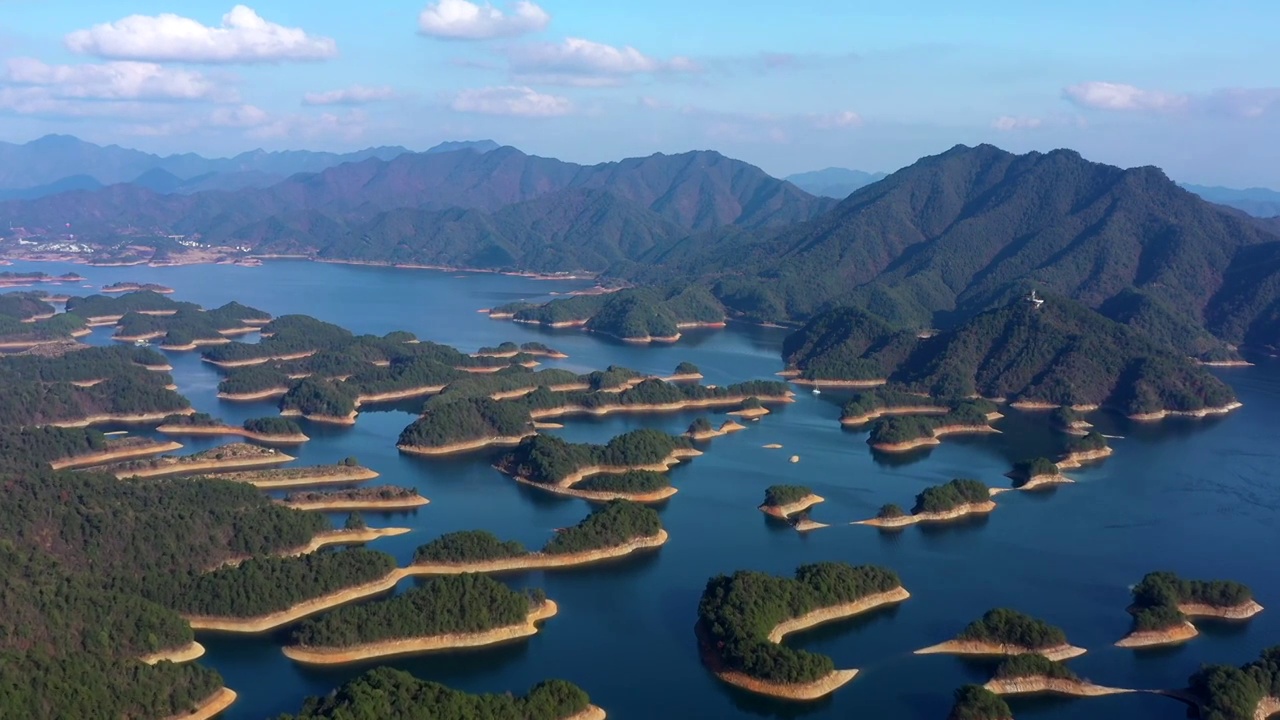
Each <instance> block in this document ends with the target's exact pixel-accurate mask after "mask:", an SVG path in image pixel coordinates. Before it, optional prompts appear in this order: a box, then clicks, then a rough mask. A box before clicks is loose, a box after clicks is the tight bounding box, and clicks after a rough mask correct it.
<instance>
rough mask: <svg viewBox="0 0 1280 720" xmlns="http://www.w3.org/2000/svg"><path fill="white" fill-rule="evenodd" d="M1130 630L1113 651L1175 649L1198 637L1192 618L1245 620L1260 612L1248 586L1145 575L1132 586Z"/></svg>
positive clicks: (1162, 573) (1218, 581) (1162, 574)
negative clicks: (1168, 646) (1143, 648)
mask: <svg viewBox="0 0 1280 720" xmlns="http://www.w3.org/2000/svg"><path fill="white" fill-rule="evenodd" d="M1129 612H1130V614H1132V615H1133V629H1132V631H1130V633H1129V634H1128V635H1126V636H1125V637H1124V638H1123V639H1121V640H1120V641H1118V642H1117V643H1116V647H1128V648H1139V647H1153V646H1162V645H1176V644H1179V643H1183V642H1186V641H1187V640H1190V639H1191V638H1193V637H1195V636H1196V635H1198V634H1199V631H1198V630H1197V629H1196V626H1195V625H1194V624H1192V623H1191V620H1192V619H1194V618H1216V619H1219V620H1248V619H1249V618H1251V617H1253V616H1254V615H1257V614H1258V613H1260V612H1262V606H1261V605H1259V604H1258V603H1257V601H1255V600H1254V599H1253V591H1252V590H1250V589H1249V587H1248V586H1246V585H1242V584H1240V583H1237V582H1232V581H1230V580H1209V581H1205V580H1184V579H1182V578H1180V577H1178V576H1177V575H1175V574H1174V573H1171V572H1152V573H1147V575H1145V576H1144V577H1143V578H1142V581H1141V582H1139V583H1138V584H1137V585H1134V586H1133V604H1132V605H1130V606H1129Z"/></svg>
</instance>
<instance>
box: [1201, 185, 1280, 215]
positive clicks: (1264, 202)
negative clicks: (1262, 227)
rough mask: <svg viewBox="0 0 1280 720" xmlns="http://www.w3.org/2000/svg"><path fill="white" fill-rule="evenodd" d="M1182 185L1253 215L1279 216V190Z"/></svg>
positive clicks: (1210, 199) (1205, 197) (1204, 196)
mask: <svg viewBox="0 0 1280 720" xmlns="http://www.w3.org/2000/svg"><path fill="white" fill-rule="evenodd" d="M1182 187H1184V188H1186V189H1188V190H1190V191H1191V192H1193V193H1195V194H1197V195H1199V196H1200V197H1202V198H1204V199H1205V200H1208V201H1209V202H1214V203H1218V204H1219V205H1226V206H1228V207H1233V208H1236V209H1237V210H1243V211H1245V212H1247V213H1249V214H1250V215H1253V216H1254V217H1261V218H1273V217H1277V216H1280V192H1276V191H1275V190H1271V189H1268V188H1257V187H1255V188H1245V189H1244V190H1237V189H1235V188H1226V187H1221V186H1218V185H1213V186H1208V185H1190V184H1187V183H1183V185H1182Z"/></svg>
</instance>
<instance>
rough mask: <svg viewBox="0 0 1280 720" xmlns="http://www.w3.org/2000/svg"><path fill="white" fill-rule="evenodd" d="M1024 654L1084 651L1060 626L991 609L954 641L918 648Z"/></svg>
mask: <svg viewBox="0 0 1280 720" xmlns="http://www.w3.org/2000/svg"><path fill="white" fill-rule="evenodd" d="M937 653H945V654H950V655H979V656H999V655H1024V654H1028V653H1033V654H1036V655H1043V656H1044V657H1046V658H1048V659H1050V660H1066V659H1068V658H1073V657H1076V656H1078V655H1083V654H1084V653H1085V650H1084V648H1078V647H1074V646H1072V645H1070V644H1068V643H1067V636H1066V633H1064V632H1063V631H1062V630H1061V628H1057V627H1054V626H1053V625H1050V624H1048V623H1046V622H1044V621H1043V620H1038V619H1036V618H1033V617H1031V616H1029V615H1024V614H1022V613H1020V612H1018V611H1016V610H1009V609H1006V608H997V609H995V610H988V611H987V612H986V614H984V615H983V616H982V618H981V619H979V620H975V621H973V622H972V623H969V625H968V626H967V627H965V629H964V630H962V631H960V634H959V635H957V636H956V638H955V639H954V640H948V641H947V642H944V643H940V644H938V645H932V646H930V647H927V648H924V649H922V650H917V651H916V654H917V655H931V654H937Z"/></svg>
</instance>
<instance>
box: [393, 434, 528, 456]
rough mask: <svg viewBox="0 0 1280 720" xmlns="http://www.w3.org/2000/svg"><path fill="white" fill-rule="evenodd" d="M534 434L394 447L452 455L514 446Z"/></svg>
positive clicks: (424, 453) (418, 452) (419, 453)
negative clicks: (434, 444)
mask: <svg viewBox="0 0 1280 720" xmlns="http://www.w3.org/2000/svg"><path fill="white" fill-rule="evenodd" d="M534 435H537V433H529V434H527V435H495V436H493V437H487V438H480V439H479V440H469V441H466V442H457V443H450V444H449V445H439V446H436V447H427V446H425V445H396V449H397V450H399V451H400V452H402V453H407V454H409V455H420V456H423V457H436V456H440V455H453V454H457V453H464V452H470V451H472V450H481V449H484V448H490V447H515V446H517V445H519V444H520V443H522V442H524V439H525V438H530V437H533V436H534Z"/></svg>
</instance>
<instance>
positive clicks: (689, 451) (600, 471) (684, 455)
mask: <svg viewBox="0 0 1280 720" xmlns="http://www.w3.org/2000/svg"><path fill="white" fill-rule="evenodd" d="M700 455H702V451H701V450H694V449H693V448H676V449H675V450H672V451H671V452H670V453H668V454H667V456H666V457H664V458H662V459H661V460H659V461H658V462H656V463H651V464H646V465H588V466H587V467H584V468H579V469H578V470H575V471H574V472H572V473H569V474H568V475H566V476H565V477H563V478H561V479H560V480H559V481H557V482H554V483H539V482H535V481H533V480H530V479H528V478H523V477H520V476H518V475H511V477H514V478H515V479H516V480H518V481H521V482H524V483H527V484H529V485H532V486H535V487H540V488H543V489H546V490H552V491H553V492H554V491H555V490H553V488H554V489H557V490H573V489H574V488H573V486H574V485H576V484H578V483H580V482H582V481H583V480H585V479H587V478H589V477H592V476H593V475H620V474H622V473H627V472H631V471H633V470H647V471H650V472H666V471H667V470H670V469H671V467H672V466H673V465H677V464H679V463H680V462H681V461H683V460H685V459H688V458H695V457H698V456H700ZM499 470H501V468H499ZM663 490H674V488H663ZM578 492H590V491H584V490H579V491H578ZM609 494H612V493H609ZM672 494H674V493H672ZM619 497H626V495H622V494H620V495H619Z"/></svg>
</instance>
